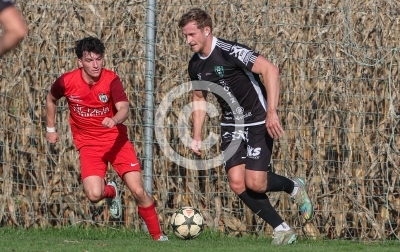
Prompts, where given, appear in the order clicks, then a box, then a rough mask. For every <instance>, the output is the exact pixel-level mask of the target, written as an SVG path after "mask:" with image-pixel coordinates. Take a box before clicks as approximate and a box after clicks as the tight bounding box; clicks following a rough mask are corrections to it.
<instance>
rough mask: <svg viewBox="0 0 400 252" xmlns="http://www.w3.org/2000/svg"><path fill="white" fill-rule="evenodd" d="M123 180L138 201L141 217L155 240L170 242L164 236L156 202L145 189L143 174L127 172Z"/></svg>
mask: <svg viewBox="0 0 400 252" xmlns="http://www.w3.org/2000/svg"><path fill="white" fill-rule="evenodd" d="M123 179H124V181H125V183H126V185H127V186H128V188H129V190H130V191H131V193H132V195H133V197H134V198H135V200H136V203H137V205H138V212H139V215H140V216H141V217H142V218H143V221H144V222H145V223H146V225H147V229H148V230H149V233H150V235H151V236H152V237H153V240H156V241H158V240H160V241H164V240H168V238H166V236H163V234H162V231H161V227H160V222H159V221H158V217H157V213H156V209H155V206H154V201H153V199H152V198H151V197H150V196H149V195H148V193H147V192H146V190H145V189H144V187H143V182H142V176H141V173H140V172H139V171H132V172H127V173H125V174H124V176H123Z"/></svg>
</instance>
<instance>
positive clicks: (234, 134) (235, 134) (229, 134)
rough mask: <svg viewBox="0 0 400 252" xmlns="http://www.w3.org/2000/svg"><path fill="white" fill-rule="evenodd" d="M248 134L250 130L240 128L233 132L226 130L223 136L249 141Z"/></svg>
mask: <svg viewBox="0 0 400 252" xmlns="http://www.w3.org/2000/svg"><path fill="white" fill-rule="evenodd" d="M247 134H248V131H246V130H238V131H233V132H225V133H224V134H223V135H222V137H223V138H232V140H239V139H241V140H243V141H246V142H248V139H247Z"/></svg>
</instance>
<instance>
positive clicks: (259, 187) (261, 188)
mask: <svg viewBox="0 0 400 252" xmlns="http://www.w3.org/2000/svg"><path fill="white" fill-rule="evenodd" d="M246 188H248V189H250V190H252V191H253V192H257V193H265V191H266V190H267V185H266V184H265V183H257V181H246Z"/></svg>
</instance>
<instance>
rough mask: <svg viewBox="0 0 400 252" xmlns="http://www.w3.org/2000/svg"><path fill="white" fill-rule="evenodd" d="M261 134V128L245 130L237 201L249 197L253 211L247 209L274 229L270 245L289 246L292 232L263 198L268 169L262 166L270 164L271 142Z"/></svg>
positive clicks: (264, 197)
mask: <svg viewBox="0 0 400 252" xmlns="http://www.w3.org/2000/svg"><path fill="white" fill-rule="evenodd" d="M265 133H266V129H265V126H264V125H260V126H254V127H249V130H248V141H247V153H246V166H245V184H246V188H247V190H246V192H244V193H243V194H241V195H240V196H239V197H241V198H246V197H249V198H252V199H253V200H255V201H256V202H257V204H256V205H254V206H253V208H254V210H253V209H252V208H251V207H250V206H249V208H250V209H252V210H253V211H255V213H257V215H258V216H260V217H261V218H262V219H263V220H265V221H266V222H267V223H268V224H270V225H271V227H272V228H273V229H274V234H275V235H274V240H273V242H272V243H273V244H291V243H293V242H294V241H296V234H295V232H294V230H293V229H291V228H290V226H289V225H288V224H287V223H286V222H284V220H283V219H282V217H281V216H279V214H278V213H277V212H276V210H275V208H274V207H273V206H272V205H271V203H270V201H269V199H268V196H267V195H266V194H265V192H266V189H267V182H268V177H269V173H268V169H269V167H268V165H266V164H269V163H270V161H271V153H272V146H273V140H272V139H271V138H269V139H267V140H266V139H265ZM288 181H289V182H290V180H288ZM282 186H283V185H282ZM281 190H282V187H281Z"/></svg>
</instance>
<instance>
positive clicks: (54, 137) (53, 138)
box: [46, 132, 60, 144]
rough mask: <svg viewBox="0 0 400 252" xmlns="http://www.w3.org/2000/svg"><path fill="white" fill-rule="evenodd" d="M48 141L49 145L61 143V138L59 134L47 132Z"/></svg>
mask: <svg viewBox="0 0 400 252" xmlns="http://www.w3.org/2000/svg"><path fill="white" fill-rule="evenodd" d="M46 139H47V141H48V142H49V143H52V144H54V143H57V142H58V141H60V137H59V136H58V133H57V132H46Z"/></svg>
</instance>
